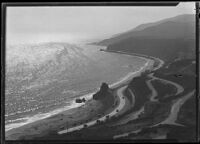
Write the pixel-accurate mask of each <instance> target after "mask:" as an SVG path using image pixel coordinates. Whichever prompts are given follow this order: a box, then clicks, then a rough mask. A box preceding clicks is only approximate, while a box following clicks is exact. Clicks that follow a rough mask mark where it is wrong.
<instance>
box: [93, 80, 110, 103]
mask: <svg viewBox="0 0 200 144" xmlns="http://www.w3.org/2000/svg"><path fill="white" fill-rule="evenodd" d="M108 91H109V86H108V84H106V83H102V84H101V87H100V90H99V91H98V92H97V93H96V94H94V95H93V99H95V100H100V99H103V98H105V97H106V95H107V94H108Z"/></svg>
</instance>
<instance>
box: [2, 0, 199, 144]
mask: <svg viewBox="0 0 200 144" xmlns="http://www.w3.org/2000/svg"><path fill="white" fill-rule="evenodd" d="M179 2H187V1H174V2H169V1H162V2H161V1H157V2H156V1H150V2H147V1H142V2H141V1H135V2H132V1H110V2H109V1H103V2H102V1H96V2H74V1H71V2H10V3H9V2H6V3H2V5H1V11H2V14H1V119H0V120H1V129H0V133H1V135H0V138H1V143H2V144H3V143H20V144H21V143H53V144H55V143H135V142H137V143H146V142H151V143H154V142H155V143H165V142H170V143H171V142H177V141H176V140H131V141H130V140H112V141H108V140H99V141H91V140H88V141H80V140H73V141H71V140H16V141H12V140H5V56H6V54H5V51H6V8H7V7H19V6H20V7H33V6H34V7H37V6H39V7H49V6H58V7H59V6H176V5H178V4H179ZM188 2H189V1H188ZM190 2H196V9H195V10H196V17H195V18H196V34H195V36H196V41H195V46H196V78H197V80H196V142H198V141H199V140H200V139H199V138H198V136H199V133H200V129H199V128H200V125H199V122H198V120H199V119H200V115H199V110H200V107H199V104H200V101H199V98H200V96H199V89H200V86H199V80H200V79H199V70H200V69H199V68H200V67H199V55H200V52H199V31H198V30H199V2H198V1H190Z"/></svg>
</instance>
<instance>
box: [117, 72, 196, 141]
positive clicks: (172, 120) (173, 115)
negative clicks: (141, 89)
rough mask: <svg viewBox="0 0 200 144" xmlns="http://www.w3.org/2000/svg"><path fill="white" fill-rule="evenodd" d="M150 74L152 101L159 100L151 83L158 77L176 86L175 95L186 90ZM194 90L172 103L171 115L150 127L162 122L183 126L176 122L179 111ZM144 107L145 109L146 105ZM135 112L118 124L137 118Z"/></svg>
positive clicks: (167, 81) (125, 134)
mask: <svg viewBox="0 0 200 144" xmlns="http://www.w3.org/2000/svg"><path fill="white" fill-rule="evenodd" d="M148 76H149V77H151V78H152V79H151V80H148V81H147V85H148V87H149V89H151V91H152V94H151V95H152V96H151V98H150V100H151V101H157V100H156V99H155V97H156V96H157V94H158V93H157V91H156V89H155V88H154V87H153V85H152V83H151V81H152V80H154V79H158V80H160V81H163V82H164V83H169V84H172V85H173V86H175V87H176V94H175V95H178V94H180V93H182V92H183V91H184V88H183V87H182V86H181V85H179V84H177V83H174V82H172V81H169V80H166V79H161V78H158V77H155V76H153V73H151V74H149V75H148ZM194 92H195V90H193V91H192V92H190V93H188V94H186V95H185V96H183V97H181V98H179V99H178V100H177V101H176V102H174V103H173V105H172V107H171V111H170V114H169V116H168V117H167V118H166V119H165V120H164V121H162V122H160V123H158V124H155V125H153V126H150V128H151V127H155V126H157V125H160V124H171V125H177V126H183V125H181V124H178V123H176V120H177V116H178V112H179V110H180V108H181V106H182V105H183V104H184V103H185V101H186V100H187V99H189V98H190V97H191V96H192V95H193V94H194ZM142 109H143V110H144V107H143V108H142ZM142 109H140V110H139V112H140V113H141V112H143V110H142ZM140 113H138V111H137V113H136V114H137V115H138V114H140ZM134 114H135V113H133V114H130V115H128V116H127V117H126V119H124V120H123V121H121V122H120V123H118V124H117V125H119V124H125V123H127V122H128V121H130V120H134V119H136V117H135V116H134ZM139 131H141V129H138V130H136V131H131V132H127V133H123V134H120V135H115V136H114V137H113V139H118V138H122V137H126V136H128V135H129V134H131V133H136V132H139Z"/></svg>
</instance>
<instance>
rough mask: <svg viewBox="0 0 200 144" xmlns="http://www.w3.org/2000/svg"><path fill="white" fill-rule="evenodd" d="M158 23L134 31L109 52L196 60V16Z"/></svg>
mask: <svg viewBox="0 0 200 144" xmlns="http://www.w3.org/2000/svg"><path fill="white" fill-rule="evenodd" d="M158 23H160V24H158ZM158 23H157V24H155V23H154V25H153V26H152V25H151V26H150V27H146V28H144V26H142V28H144V29H143V30H139V31H134V32H132V33H131V36H130V35H129V36H128V38H124V37H123V38H121V39H119V38H115V42H113V41H112V42H113V43H112V44H109V45H108V47H107V49H108V50H116V51H128V52H133V53H141V54H146V55H151V56H155V57H158V58H161V59H163V60H165V61H166V62H167V61H173V60H175V59H185V58H186V59H187V58H195V22H194V15H181V16H177V17H174V18H171V19H167V20H163V21H162V22H158ZM140 28H141V27H140Z"/></svg>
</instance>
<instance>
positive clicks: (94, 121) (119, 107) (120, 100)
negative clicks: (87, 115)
mask: <svg viewBox="0 0 200 144" xmlns="http://www.w3.org/2000/svg"><path fill="white" fill-rule="evenodd" d="M126 88H127V86H123V87H121V88H119V89H118V90H117V95H118V97H119V105H118V106H117V107H116V108H115V109H114V110H113V111H112V112H111V113H110V114H108V115H109V116H110V117H112V116H114V115H117V114H118V112H120V111H121V110H122V109H123V107H124V105H125V99H124V98H123V97H124V96H123V94H122V93H123V91H124V90H125V89H126ZM117 110H118V111H117ZM97 120H100V121H105V120H106V116H103V117H101V118H99V119H96V120H93V121H90V122H88V123H83V124H81V125H79V126H76V127H72V128H69V129H66V130H62V131H59V132H58V134H64V133H69V132H73V131H77V130H81V129H83V128H84V125H85V124H86V125H87V127H89V126H93V125H95V124H96V121H97Z"/></svg>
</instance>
